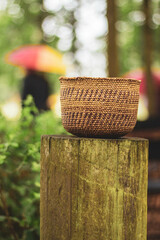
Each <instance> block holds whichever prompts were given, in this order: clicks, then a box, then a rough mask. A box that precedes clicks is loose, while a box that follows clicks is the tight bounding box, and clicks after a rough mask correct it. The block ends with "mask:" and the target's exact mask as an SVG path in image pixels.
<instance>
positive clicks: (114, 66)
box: [107, 0, 119, 77]
mask: <svg viewBox="0 0 160 240" xmlns="http://www.w3.org/2000/svg"><path fill="white" fill-rule="evenodd" d="M115 3H116V0H107V19H108V34H107V43H108V44H107V58H108V75H109V77H117V76H118V74H119V72H118V48H117V31H116V28H115V24H116V19H117V13H116V5H115Z"/></svg>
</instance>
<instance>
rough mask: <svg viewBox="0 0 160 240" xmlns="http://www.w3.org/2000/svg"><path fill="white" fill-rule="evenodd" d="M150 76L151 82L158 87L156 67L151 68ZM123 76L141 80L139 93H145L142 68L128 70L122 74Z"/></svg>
mask: <svg viewBox="0 0 160 240" xmlns="http://www.w3.org/2000/svg"><path fill="white" fill-rule="evenodd" d="M152 76H153V83H154V84H155V86H156V87H159V88H160V69H156V68H155V69H152ZM123 77H127V78H134V79H138V80H141V85H140V93H141V94H144V95H145V94H146V92H147V88H146V79H145V73H144V70H143V69H142V68H139V69H136V70H133V71H130V72H128V73H126V74H124V75H123Z"/></svg>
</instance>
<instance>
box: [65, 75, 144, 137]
mask: <svg viewBox="0 0 160 240" xmlns="http://www.w3.org/2000/svg"><path fill="white" fill-rule="evenodd" d="M60 82H61V112H62V123H63V126H64V128H65V129H66V130H67V131H68V132H70V133H72V134H74V135H77V136H85V137H114V136H116V137H119V136H123V135H125V134H127V133H128V132H130V131H132V129H133V128H134V126H135V124H136V120H137V109H138V102H139V85H140V81H137V80H133V79H124V78H122V79H120V78H85V77H82V78H80V77H78V78H66V77H61V78H60Z"/></svg>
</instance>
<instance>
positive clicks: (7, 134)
mask: <svg viewBox="0 0 160 240" xmlns="http://www.w3.org/2000/svg"><path fill="white" fill-rule="evenodd" d="M24 105H25V107H24V109H23V110H22V116H21V119H20V120H19V121H18V122H8V121H7V120H6V119H5V118H4V117H3V116H1V115H0V225H1V231H0V239H6V240H11V239H20V240H32V239H33V240H36V239H37V240H39V200H40V138H41V135H43V134H63V133H66V132H65V130H64V129H63V127H62V125H61V122H60V119H58V118H56V117H55V116H54V115H53V112H51V111H48V112H44V113H42V114H40V115H38V112H37V109H36V108H35V106H34V104H33V101H32V98H31V97H29V98H28V99H27V100H26V101H25V103H24Z"/></svg>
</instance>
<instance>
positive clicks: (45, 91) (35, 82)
mask: <svg viewBox="0 0 160 240" xmlns="http://www.w3.org/2000/svg"><path fill="white" fill-rule="evenodd" d="M26 71H27V74H26V76H25V77H24V79H23V87H22V100H25V99H26V98H27V96H28V95H31V96H32V97H33V99H34V102H35V105H36V107H37V109H38V110H39V111H40V112H41V111H46V110H49V108H48V106H47V98H48V96H49V84H48V81H47V80H46V78H45V77H44V74H43V73H40V72H37V71H34V70H30V69H27V70H26Z"/></svg>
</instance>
